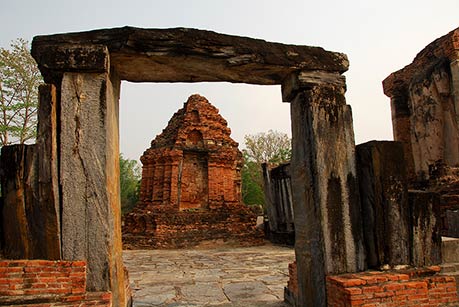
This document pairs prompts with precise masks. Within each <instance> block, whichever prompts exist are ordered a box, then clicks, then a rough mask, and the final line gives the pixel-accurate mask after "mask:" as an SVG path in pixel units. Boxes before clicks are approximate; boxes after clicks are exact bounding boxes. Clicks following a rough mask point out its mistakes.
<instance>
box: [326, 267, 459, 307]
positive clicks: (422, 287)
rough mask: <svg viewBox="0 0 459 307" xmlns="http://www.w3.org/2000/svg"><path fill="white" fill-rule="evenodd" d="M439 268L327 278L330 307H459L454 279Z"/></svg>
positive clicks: (374, 272)
mask: <svg viewBox="0 0 459 307" xmlns="http://www.w3.org/2000/svg"><path fill="white" fill-rule="evenodd" d="M439 271H440V268H439V267H430V268H429V269H422V270H409V271H404V272H376V271H372V272H364V273H359V274H346V275H338V276H329V277H327V296H328V306H329V307H338V306H340V307H344V306H346V307H347V306H349V307H351V306H352V307H354V306H359V307H374V306H379V307H397V306H407V307H408V306H417V307H437V306H459V305H456V304H454V305H449V304H453V303H457V304H459V299H458V295H457V292H456V291H457V289H456V280H455V278H454V277H451V276H445V275H441V274H437V273H438V272H439Z"/></svg>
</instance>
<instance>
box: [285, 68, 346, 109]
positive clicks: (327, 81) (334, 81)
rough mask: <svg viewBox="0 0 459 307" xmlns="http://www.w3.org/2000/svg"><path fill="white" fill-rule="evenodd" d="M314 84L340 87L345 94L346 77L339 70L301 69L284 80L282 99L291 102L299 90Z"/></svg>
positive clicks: (309, 87)
mask: <svg viewBox="0 0 459 307" xmlns="http://www.w3.org/2000/svg"><path fill="white" fill-rule="evenodd" d="M314 86H332V87H336V88H340V90H339V91H340V92H342V93H343V94H344V91H345V87H346V79H345V77H344V76H342V75H341V74H340V73H338V72H329V71H322V70H314V71H300V72H295V73H292V74H290V75H288V76H287V78H285V80H284V81H283V82H282V101H284V102H291V101H292V100H293V99H294V98H295V96H296V95H297V94H298V92H299V91H301V90H305V89H311V88H312V87H314Z"/></svg>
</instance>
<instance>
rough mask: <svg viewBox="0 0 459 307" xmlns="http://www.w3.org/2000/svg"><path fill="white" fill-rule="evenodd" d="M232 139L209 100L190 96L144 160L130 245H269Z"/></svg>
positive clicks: (129, 218)
mask: <svg viewBox="0 0 459 307" xmlns="http://www.w3.org/2000/svg"><path fill="white" fill-rule="evenodd" d="M230 134H231V130H230V128H228V125H227V122H226V120H225V119H224V118H223V117H222V116H221V115H220V114H219V112H218V109H217V108H216V107H214V106H213V105H212V104H210V103H209V101H208V100H207V99H206V98H205V97H202V96H200V95H192V96H191V97H190V98H188V101H187V102H186V103H185V104H184V106H183V108H181V109H180V110H178V111H177V112H176V113H175V114H174V115H173V116H172V118H171V119H170V120H169V123H168V125H167V127H166V128H165V129H164V130H163V132H162V133H161V134H160V135H158V136H157V137H156V138H155V139H154V140H153V141H152V142H151V147H150V148H149V149H147V150H146V151H145V152H144V154H143V155H142V157H141V158H140V161H141V162H142V165H143V167H142V181H141V186H140V200H139V203H138V204H137V205H136V207H135V208H134V210H133V212H131V213H129V214H127V215H126V216H125V217H124V226H123V242H124V245H125V247H131V248H134V247H135V248H159V247H169V248H170V247H175V248H176V247H185V246H193V245H196V244H199V243H200V242H202V241H213V242H216V241H218V240H220V241H229V240H232V241H234V242H233V243H237V244H243V245H253V244H260V243H261V242H262V233H260V232H259V231H257V229H256V219H257V216H256V213H255V212H254V211H252V210H251V209H250V208H248V207H247V206H245V205H244V204H243V203H242V199H241V173H240V171H241V167H242V153H241V152H240V151H239V149H238V143H237V142H235V141H234V140H233V139H232V138H231V136H230Z"/></svg>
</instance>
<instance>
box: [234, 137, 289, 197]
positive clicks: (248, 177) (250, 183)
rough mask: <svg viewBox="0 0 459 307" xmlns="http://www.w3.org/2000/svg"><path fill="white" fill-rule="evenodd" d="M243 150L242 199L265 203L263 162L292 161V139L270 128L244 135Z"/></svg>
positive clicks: (276, 163)
mask: <svg viewBox="0 0 459 307" xmlns="http://www.w3.org/2000/svg"><path fill="white" fill-rule="evenodd" d="M244 141H245V149H244V150H243V151H242V154H243V157H244V166H243V167H242V172H241V177H242V199H243V201H244V203H245V204H247V205H255V204H258V205H264V203H265V199H264V191H263V174H262V169H261V164H262V163H269V164H271V165H279V164H281V163H285V162H288V161H290V159H291V154H292V149H291V148H292V146H291V139H290V138H289V137H288V135H287V134H286V133H283V132H279V131H273V130H269V131H268V132H261V133H257V134H254V135H250V134H249V135H246V136H245V137H244Z"/></svg>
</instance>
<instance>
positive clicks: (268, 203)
mask: <svg viewBox="0 0 459 307" xmlns="http://www.w3.org/2000/svg"><path fill="white" fill-rule="evenodd" d="M261 167H262V172H263V189H264V194H265V206H264V210H265V211H266V212H265V213H266V214H267V216H268V225H269V231H270V232H275V231H277V211H276V207H275V204H274V195H273V188H272V186H271V185H272V180H271V176H270V172H269V166H268V164H267V163H263V164H262V165H261Z"/></svg>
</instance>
